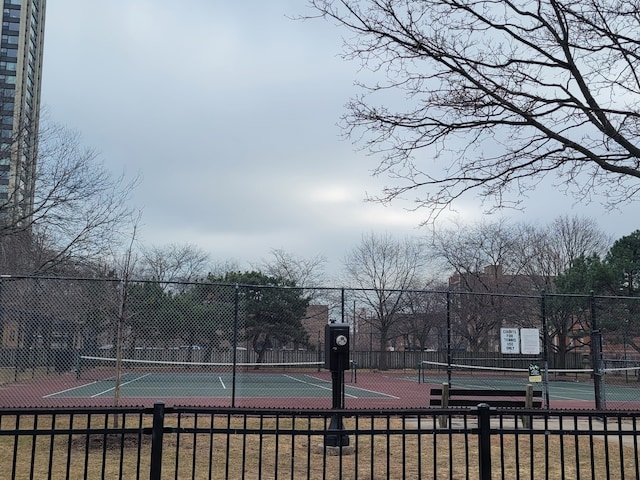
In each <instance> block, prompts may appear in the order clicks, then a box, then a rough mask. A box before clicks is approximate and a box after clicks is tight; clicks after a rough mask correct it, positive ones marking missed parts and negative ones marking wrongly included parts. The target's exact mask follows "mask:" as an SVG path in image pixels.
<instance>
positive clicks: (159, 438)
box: [149, 402, 164, 480]
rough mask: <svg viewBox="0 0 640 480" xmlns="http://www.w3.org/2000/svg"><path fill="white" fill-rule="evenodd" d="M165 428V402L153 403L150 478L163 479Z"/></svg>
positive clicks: (153, 479)
mask: <svg viewBox="0 0 640 480" xmlns="http://www.w3.org/2000/svg"><path fill="white" fill-rule="evenodd" d="M163 429H164V403H162V402H158V403H154V404H153V427H152V429H151V472H150V474H149V480H161V479H162V442H163V433H164V432H163Z"/></svg>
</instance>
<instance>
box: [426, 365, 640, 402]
mask: <svg viewBox="0 0 640 480" xmlns="http://www.w3.org/2000/svg"><path fill="white" fill-rule="evenodd" d="M443 366H446V364H443V363H439V362H423V369H422V371H421V372H420V381H421V383H426V384H432V385H434V384H435V385H437V384H442V383H445V382H449V376H448V373H447V371H446V369H443V368H442V367H443ZM452 367H453V368H452V369H451V379H450V383H451V384H452V385H454V386H455V387H458V388H468V389H478V390H492V389H496V390H498V389H510V388H514V387H524V385H526V384H527V383H531V382H530V379H529V377H528V371H527V370H526V369H518V368H512V369H508V368H499V367H496V368H493V367H479V366H469V365H452ZM637 370H638V369H637V368H629V369H611V370H606V369H605V370H603V371H602V373H603V378H604V380H603V382H602V385H603V390H604V391H603V392H602V396H603V398H606V407H607V408H608V409H638V408H640V381H639V378H638V376H637V373H638V371H637ZM592 377H593V375H592V370H591V369H571V370H559V369H552V370H549V374H548V377H547V382H546V387H547V389H548V398H549V407H550V408H595V393H594V381H593V378H592ZM533 385H534V389H535V390H542V391H543V392H544V388H545V383H544V382H535V383H533Z"/></svg>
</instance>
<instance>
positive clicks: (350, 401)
mask: <svg viewBox="0 0 640 480" xmlns="http://www.w3.org/2000/svg"><path fill="white" fill-rule="evenodd" d="M116 364H117V361H116V360H115V359H109V358H101V357H83V358H82V359H81V362H79V364H78V367H77V370H76V371H74V372H65V373H63V374H61V375H57V374H56V375H48V376H47V377H45V378H42V377H40V378H37V379H36V378H35V377H34V380H33V381H31V380H29V379H26V380H23V381H19V382H16V383H12V384H9V385H5V386H4V388H3V389H2V390H3V391H2V392H0V393H1V394H0V404H3V406H38V407H46V406H95V405H109V404H114V399H116V398H117V399H118V401H117V403H118V404H119V405H151V404H153V403H155V402H156V401H163V402H164V403H165V404H166V405H193V406H199V405H203V406H204V405H208V406H220V407H279V408H331V407H332V399H333V397H332V395H333V393H332V385H333V381H332V377H331V372H330V371H328V370H326V369H325V368H324V364H323V363H320V362H298V363H286V364H280V363H278V364H269V363H259V364H256V363H251V364H247V363H238V364H228V363H199V362H159V361H144V360H131V359H122V360H121V361H120V368H119V369H118V368H117V365H116ZM344 379H345V388H344V400H345V407H346V408H369V407H370V408H413V407H422V406H424V405H426V401H427V395H428V390H426V389H425V387H424V385H420V384H419V382H418V381H417V377H416V375H415V370H413V371H411V372H395V373H389V374H381V373H372V372H366V373H364V372H358V371H357V370H356V368H355V365H354V366H352V368H351V369H350V370H347V371H346V372H344Z"/></svg>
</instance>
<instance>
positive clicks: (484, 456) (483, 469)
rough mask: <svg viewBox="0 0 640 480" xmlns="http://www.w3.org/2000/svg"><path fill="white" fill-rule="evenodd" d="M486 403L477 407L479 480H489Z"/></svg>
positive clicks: (489, 444) (488, 437) (489, 436)
mask: <svg viewBox="0 0 640 480" xmlns="http://www.w3.org/2000/svg"><path fill="white" fill-rule="evenodd" d="M489 411H490V407H489V405H488V404H486V403H481V404H479V405H478V467H479V468H478V473H479V478H480V480H491V415H490V414H489Z"/></svg>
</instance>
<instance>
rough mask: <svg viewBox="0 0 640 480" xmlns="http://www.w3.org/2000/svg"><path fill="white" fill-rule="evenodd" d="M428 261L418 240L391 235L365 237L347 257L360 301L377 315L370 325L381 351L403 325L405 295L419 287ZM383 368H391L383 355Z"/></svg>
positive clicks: (348, 272) (368, 321)
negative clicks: (411, 289) (395, 237)
mask: <svg viewBox="0 0 640 480" xmlns="http://www.w3.org/2000/svg"><path fill="white" fill-rule="evenodd" d="M425 264H426V261H425V257H424V254H423V249H422V246H421V245H420V244H419V243H418V242H417V241H415V240H412V239H404V240H396V239H394V238H393V237H392V236H391V235H390V234H388V233H387V234H384V235H376V234H373V233H371V234H368V235H363V237H362V242H361V243H360V245H359V246H357V247H355V248H354V249H353V250H352V251H351V252H350V253H348V254H347V256H346V258H345V261H344V268H345V272H346V275H347V280H348V281H349V283H350V285H351V286H353V287H354V288H356V289H357V290H356V293H355V295H356V297H357V298H358V299H359V301H360V302H361V303H363V304H364V305H367V307H368V308H370V309H371V310H372V311H373V312H374V313H375V314H374V315H373V316H372V317H370V318H369V317H367V318H366V320H365V321H366V322H367V323H370V324H371V326H372V327H373V328H374V329H375V330H377V332H378V334H379V337H378V338H379V345H380V350H381V351H384V350H385V349H386V348H387V342H388V340H389V335H390V333H391V332H392V331H393V329H394V328H395V327H396V326H397V325H398V324H400V323H401V322H402V316H401V315H400V313H401V312H402V310H403V307H404V300H405V298H404V295H405V293H406V292H405V291H406V290H408V289H410V288H411V287H412V286H415V285H417V284H419V283H420V282H421V281H422V279H421V275H422V274H423V268H424V267H425ZM379 367H380V368H381V369H383V370H384V369H386V368H387V357H386V355H385V354H384V353H383V354H382V355H381V357H380V362H379Z"/></svg>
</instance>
